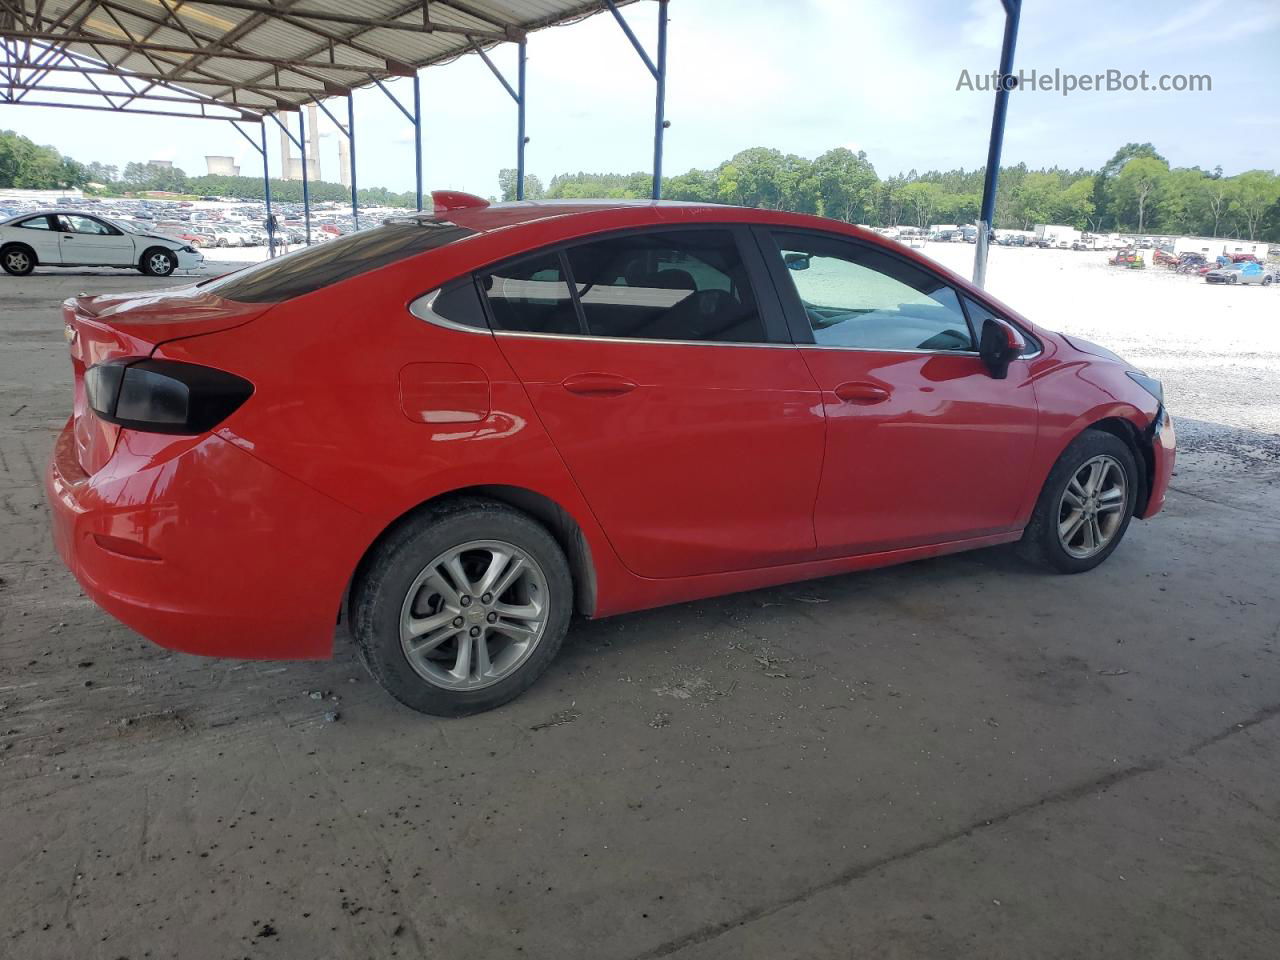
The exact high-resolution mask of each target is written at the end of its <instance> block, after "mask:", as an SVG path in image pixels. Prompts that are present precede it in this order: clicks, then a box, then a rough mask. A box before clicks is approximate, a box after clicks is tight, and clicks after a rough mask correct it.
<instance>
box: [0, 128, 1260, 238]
mask: <svg viewBox="0 0 1280 960" xmlns="http://www.w3.org/2000/svg"><path fill="white" fill-rule="evenodd" d="M983 176H984V169H983V168H982V167H978V168H975V169H973V170H966V169H956V170H945V171H942V170H928V171H925V172H923V173H920V172H917V171H916V170H911V171H909V172H907V173H905V174H898V175H896V176H891V177H886V178H884V179H881V178H880V177H879V176H878V175H877V173H876V171H875V167H874V166H872V164H871V161H870V160H869V159H868V158H867V155H866V152H865V151H857V152H856V153H855V152H854V151H852V150H848V149H846V148H844V147H838V148H836V149H833V150H828V151H827V152H826V153H823V154H822V155H821V156H819V157H817V158H816V159H813V160H809V159H807V158H806V157H801V156H798V155H797V154H794V153H783V152H782V151H781V150H775V149H772V148H769V147H752V148H750V149H747V150H743V151H741V152H739V153H737V154H735V155H734V156H733V157H731V158H730V159H728V160H726V161H724V162H723V163H721V164H719V165H718V166H716V167H713V168H710V169H706V170H698V169H694V170H690V171H688V172H687V173H681V174H677V175H675V176H670V177H665V178H663V181H662V195H663V196H664V197H666V198H667V199H671V200H691V201H697V202H705V203H731V204H738V205H741V206H748V207H765V208H768V209H773V210H790V211H794V212H799V213H814V214H818V215H820V216H826V217H833V218H835V219H837V220H845V221H847V222H850V223H863V224H869V225H871V226H900V225H911V226H918V227H927V226H928V225H929V224H932V223H955V224H964V223H973V222H975V221H976V220H977V218H978V213H979V207H980V204H981V202H982V183H983ZM0 187H24V188H28V189H46V190H48V189H61V188H66V187H83V188H85V189H86V190H87V191H89V192H91V193H97V194H101V195H107V196H119V195H124V194H129V193H141V192H146V191H153V190H161V191H168V192H172V193H179V194H187V195H194V196H219V197H222V196H230V197H241V198H244V199H248V200H261V199H262V198H263V182H262V178H260V177H223V176H202V177H191V176H188V175H187V174H186V173H185V172H184V171H183V170H181V169H180V168H178V167H170V166H165V165H160V164H152V163H129V164H126V165H125V167H124V169H123V170H120V169H118V168H117V167H115V166H111V165H106V164H102V163H97V162H92V163H87V164H82V163H79V162H77V161H75V160H73V159H71V158H69V157H65V156H62V155H61V154H59V153H58V151H56V150H54V149H53V148H52V147H41V146H37V145H36V144H34V143H33V142H32V141H31V140H29V139H27V138H26V137H22V136H19V135H18V134H16V133H14V132H12V131H0ZM650 187H651V180H650V176H649V174H647V173H645V172H643V171H640V172H636V173H630V174H621V173H585V172H580V173H565V174H559V175H557V176H555V177H552V178H551V181H550V183H548V184H546V185H545V186H544V184H543V183H542V181H541V180H540V179H539V178H538V177H536V176H532V175H530V176H527V177H526V178H525V197H526V198H527V199H530V200H537V199H541V198H547V199H567V200H571V199H585V198H606V199H609V198H639V197H647V196H649V193H650ZM310 189H311V196H312V198H313V199H314V200H317V201H336V202H339V203H343V202H347V201H349V200H350V198H351V190H350V188H349V187H345V186H343V185H342V184H339V183H329V182H326V181H317V182H313V183H312V184H311V185H310ZM271 194H272V197H273V198H274V199H277V200H280V201H282V202H286V203H288V202H293V203H299V202H301V201H302V183H301V182H300V181H297V180H272V181H271ZM498 194H499V196H500V197H501V199H503V200H512V199H514V198H515V194H516V172H515V170H513V169H504V170H502V171H500V172H499V174H498ZM358 199H359V202H360V203H361V204H362V205H376V206H388V207H406V208H411V207H412V206H413V205H414V194H413V193H412V192H404V193H395V192H392V191H390V190H387V189H386V188H385V187H366V188H363V189H361V190H360V191H359V193H358ZM1037 223H1060V224H1065V225H1069V226H1074V227H1076V228H1077V229H1080V230H1089V231H1092V232H1095V233H1109V232H1119V233H1126V232H1128V233H1132V232H1137V233H1178V234H1192V235H1204V236H1219V235H1228V234H1229V235H1233V236H1238V237H1242V238H1248V239H1250V240H1266V241H1272V242H1277V241H1280V177H1278V176H1277V175H1276V174H1275V172H1273V171H1270V170H1250V171H1248V172H1246V173H1241V174H1239V175H1237V176H1234V177H1226V176H1223V174H1222V168H1221V167H1218V168H1216V169H1214V170H1212V171H1206V170H1202V169H1201V168H1199V167H1170V166H1169V162H1168V161H1167V160H1166V159H1165V158H1164V157H1162V156H1161V155H1160V153H1159V152H1158V151H1157V150H1156V148H1155V147H1154V146H1152V145H1151V144H1150V143H1128V144H1125V145H1124V146H1123V147H1121V148H1120V149H1119V150H1117V151H1116V152H1115V154H1114V155H1113V156H1112V157H1111V158H1110V159H1109V160H1108V161H1107V162H1106V163H1105V164H1103V165H1102V167H1100V168H1099V169H1097V170H1085V169H1079V170H1065V169H1061V168H1059V167H1049V168H1047V169H1040V170H1031V169H1028V168H1027V166H1026V164H1022V163H1020V164H1017V165H1015V166H1009V167H1002V168H1001V170H1000V185H999V189H998V190H997V192H996V208H995V227H996V229H1021V230H1028V229H1030V228H1031V227H1032V226H1034V225H1035V224H1037Z"/></svg>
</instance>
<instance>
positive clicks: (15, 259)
mask: <svg viewBox="0 0 1280 960" xmlns="http://www.w3.org/2000/svg"><path fill="white" fill-rule="evenodd" d="M4 262H5V265H6V266H8V268H9V269H10V270H12V271H14V272H15V273H21V272H22V271H24V270H26V269H27V267H29V266H30V265H31V260H30V258H28V257H27V255H26V254H25V253H23V252H22V251H21V250H10V251H9V252H8V253H6V254H5V257H4Z"/></svg>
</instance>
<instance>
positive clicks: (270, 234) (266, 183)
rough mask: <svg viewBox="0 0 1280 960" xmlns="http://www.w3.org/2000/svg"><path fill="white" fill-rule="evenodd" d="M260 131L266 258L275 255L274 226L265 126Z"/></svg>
mask: <svg viewBox="0 0 1280 960" xmlns="http://www.w3.org/2000/svg"><path fill="white" fill-rule="evenodd" d="M259 129H261V131H262V192H263V194H264V195H265V196H266V200H267V256H269V257H274V256H275V255H276V244H275V237H276V232H275V226H274V221H273V220H272V219H271V164H270V163H269V162H268V159H267V125H266V124H265V123H263V124H262V125H261V127H260V128H259Z"/></svg>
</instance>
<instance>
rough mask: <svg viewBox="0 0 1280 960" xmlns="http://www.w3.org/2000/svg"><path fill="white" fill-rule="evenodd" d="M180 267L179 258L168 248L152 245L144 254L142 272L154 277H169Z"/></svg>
mask: <svg viewBox="0 0 1280 960" xmlns="http://www.w3.org/2000/svg"><path fill="white" fill-rule="evenodd" d="M177 268H178V258H177V257H175V256H174V255H173V254H172V253H171V252H169V251H168V250H162V249H160V248H159V247H152V248H151V249H150V250H148V251H147V252H146V253H144V254H143V255H142V272H143V273H145V274H147V275H148V276H152V277H167V276H169V274H171V273H173V271H174V270H176V269H177Z"/></svg>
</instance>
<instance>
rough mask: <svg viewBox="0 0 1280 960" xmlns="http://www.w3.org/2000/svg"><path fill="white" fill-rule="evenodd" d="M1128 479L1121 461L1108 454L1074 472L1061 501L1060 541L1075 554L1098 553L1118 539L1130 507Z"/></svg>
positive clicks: (1092, 554)
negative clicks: (1118, 533) (1126, 511)
mask: <svg viewBox="0 0 1280 960" xmlns="http://www.w3.org/2000/svg"><path fill="white" fill-rule="evenodd" d="M1128 504H1129V497H1128V480H1127V478H1126V477H1125V472H1124V467H1123V466H1121V464H1120V461H1118V460H1116V459H1115V458H1114V457H1110V456H1107V455H1105V454H1103V455H1101V456H1097V457H1093V458H1092V459H1090V460H1086V461H1085V462H1084V463H1083V464H1081V465H1080V467H1079V468H1078V469H1077V470H1076V471H1075V473H1073V474H1072V475H1071V479H1070V480H1068V481H1067V486H1066V489H1064V490H1063V491H1062V499H1061V500H1060V501H1059V503H1058V540H1059V542H1060V543H1061V544H1062V548H1063V549H1064V550H1066V551H1067V553H1069V554H1070V555H1071V556H1073V557H1076V558H1078V559H1081V560H1087V559H1088V558H1089V557H1093V556H1096V555H1097V554H1098V553H1099V552H1101V551H1102V550H1104V549H1106V547H1107V545H1108V544H1110V543H1111V541H1112V540H1113V539H1114V538H1115V535H1116V531H1117V530H1119V529H1120V525H1121V524H1122V523H1123V522H1124V512H1125V509H1126V508H1127V507H1128Z"/></svg>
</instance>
